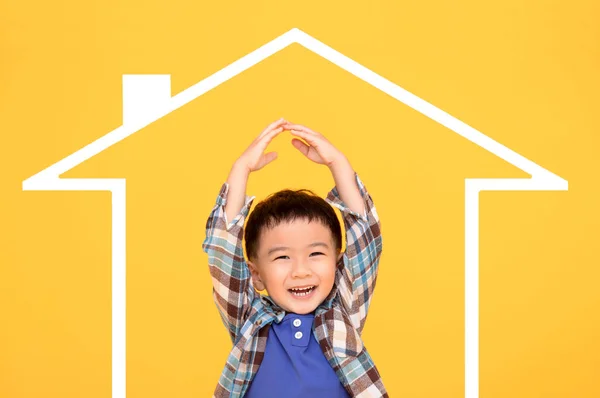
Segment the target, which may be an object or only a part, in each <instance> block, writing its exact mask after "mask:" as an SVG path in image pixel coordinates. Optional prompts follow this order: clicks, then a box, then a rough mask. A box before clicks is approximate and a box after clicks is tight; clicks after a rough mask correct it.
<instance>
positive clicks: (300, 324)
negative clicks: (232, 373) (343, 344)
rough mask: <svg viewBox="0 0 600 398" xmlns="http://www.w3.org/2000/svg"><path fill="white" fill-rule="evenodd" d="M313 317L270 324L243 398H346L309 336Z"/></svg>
mask: <svg viewBox="0 0 600 398" xmlns="http://www.w3.org/2000/svg"><path fill="white" fill-rule="evenodd" d="M314 317H315V316H314V313H313V314H303V315H299V314H294V313H287V314H286V315H285V316H284V318H283V320H282V321H281V322H280V323H275V322H273V323H272V324H271V328H270V330H269V335H268V337H267V346H266V348H265V354H264V355H265V356H264V357H263V360H262V363H261V364H260V367H259V368H258V371H257V372H256V375H255V376H254V379H253V380H252V383H251V384H250V386H249V387H248V390H247V392H246V394H245V395H244V397H245V398H271V397H276V398H280V397H286V398H296V397H298V398H300V397H302V398H306V397H311V398H312V397H314V398H319V397H326V398H349V397H350V395H348V393H347V392H346V390H345V389H344V386H343V385H342V383H341V382H340V380H339V379H338V377H337V376H336V374H335V372H334V370H333V368H332V367H331V365H329V362H327V358H325V355H324V354H323V351H322V350H321V347H320V346H319V342H318V341H317V339H316V337H315V336H314V334H313V333H312V326H313V320H314Z"/></svg>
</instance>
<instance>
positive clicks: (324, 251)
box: [202, 119, 388, 398]
mask: <svg viewBox="0 0 600 398" xmlns="http://www.w3.org/2000/svg"><path fill="white" fill-rule="evenodd" d="M284 130H290V131H291V133H292V134H293V135H295V136H297V137H300V138H302V139H304V140H305V141H306V142H307V143H308V145H307V144H306V143H304V142H302V141H301V140H299V139H297V138H294V139H293V140H292V145H294V147H296V148H297V149H298V150H299V151H300V152H301V153H303V154H304V155H305V156H306V157H307V158H308V159H310V160H312V161H313V162H316V163H318V164H323V165H326V166H327V167H328V168H329V169H330V171H331V173H332V176H333V178H334V181H335V183H336V186H335V187H334V188H333V189H332V190H331V191H330V192H329V194H328V195H327V198H326V199H325V200H323V199H322V198H320V197H318V196H316V195H314V194H312V195H309V194H308V193H306V191H307V190H299V191H291V190H287V189H286V190H282V191H279V192H277V193H275V194H273V195H271V196H270V197H268V198H267V199H265V200H264V201H262V202H261V203H259V204H258V205H257V206H256V208H255V209H254V211H253V212H252V214H251V215H250V217H249V218H248V223H247V224H248V225H247V226H246V229H245V235H244V219H245V218H246V216H247V214H248V212H249V209H250V206H251V205H252V202H253V200H254V198H255V197H254V196H252V197H249V196H247V195H246V192H245V191H246V184H247V180H248V176H249V174H250V173H251V172H253V171H257V170H260V169H261V168H263V167H264V166H266V165H267V164H269V163H270V162H272V161H273V160H275V159H276V157H277V154H276V153H275V152H269V153H266V154H263V152H264V151H265V149H266V147H267V145H268V144H269V143H270V142H271V140H272V139H273V138H274V137H275V136H277V135H278V134H280V133H281V132H282V131H284ZM307 192H310V193H312V191H307ZM330 205H331V206H335V207H337V208H338V209H340V211H341V212H342V214H343V219H344V225H345V228H346V250H345V251H344V252H341V227H340V223H339V221H338V219H337V216H336V215H335V212H334V210H333V208H332V207H331V206H330ZM228 220H231V221H228ZM243 236H244V237H245V239H246V254H247V257H248V262H247V263H246V261H245V260H244V254H243V247H242V237H243ZM202 248H203V250H204V251H205V252H206V253H208V258H209V269H210V273H211V277H212V282H213V298H214V300H215V303H216V305H217V308H218V310H219V314H220V316H221V319H222V321H223V323H224V324H225V326H226V327H227V329H228V331H229V335H230V337H231V340H232V342H233V344H234V346H233V348H232V350H231V353H230V354H229V357H228V359H227V363H226V366H225V368H224V370H223V373H222V374H221V378H220V380H219V383H218V385H217V387H216V389H215V392H214V397H217V398H220V397H246V398H256V397H259V398H269V397H284V396H285V397H289V398H292V397H310V398H312V397H327V398H330V397H331V398H333V397H361V398H363V397H388V393H387V392H386V389H385V387H384V386H383V383H382V381H381V378H380V375H379V372H378V371H377V368H376V367H375V365H374V364H373V362H372V360H371V357H370V356H369V354H368V353H367V350H366V348H365V347H364V346H363V344H362V340H361V337H360V334H361V332H362V329H363V327H364V323H365V319H366V316H367V310H368V308H369V304H370V302H371V297H372V294H373V289H374V288H375V281H376V278H377V270H378V264H379V259H380V256H381V251H382V237H381V223H380V221H379V217H378V214H377V211H376V209H375V206H374V205H373V201H372V198H371V196H370V195H369V194H368V192H367V190H366V188H365V186H364V185H363V184H362V181H361V180H360V178H359V177H358V174H356V172H354V170H353V169H352V167H351V166H350V163H349V161H348V159H346V157H345V156H344V155H343V154H342V153H341V152H340V151H339V150H337V149H336V148H335V147H334V146H333V145H332V144H331V143H330V142H329V141H327V140H326V139H325V138H324V137H323V136H322V135H321V134H319V133H317V132H314V131H312V130H310V129H308V128H306V127H304V126H301V125H297V124H292V123H289V122H287V121H286V120H284V119H280V120H278V121H276V122H273V123H272V124H271V125H269V126H268V127H267V128H266V129H265V130H264V131H263V132H262V133H261V134H260V135H259V137H258V138H257V139H256V140H255V141H254V142H253V143H252V144H251V145H250V146H249V147H248V149H247V150H246V151H245V152H244V153H243V154H242V155H241V156H240V157H239V158H238V159H237V160H236V162H235V163H234V165H233V167H232V168H231V171H230V174H229V177H228V179H227V182H225V183H224V184H223V185H222V186H221V190H220V192H219V195H218V197H217V201H216V205H215V206H214V208H213V210H212V212H211V213H210V216H209V218H208V221H207V223H206V239H205V240H204V243H203V244H202ZM255 287H256V289H258V290H259V291H260V290H265V289H266V290H267V293H268V296H266V295H262V294H258V293H257V292H256V291H255Z"/></svg>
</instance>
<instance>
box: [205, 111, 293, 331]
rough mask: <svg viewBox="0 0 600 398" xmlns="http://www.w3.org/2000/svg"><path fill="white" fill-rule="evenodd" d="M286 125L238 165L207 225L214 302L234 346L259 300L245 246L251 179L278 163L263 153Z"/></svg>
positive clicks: (274, 126)
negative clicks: (247, 192) (254, 173)
mask: <svg viewBox="0 0 600 398" xmlns="http://www.w3.org/2000/svg"><path fill="white" fill-rule="evenodd" d="M284 123H285V120H283V119H280V120H278V121H276V122H273V123H271V124H270V125H269V126H267V128H266V129H265V130H263V131H262V132H261V134H260V135H259V136H258V138H256V139H255V140H254V141H253V142H252V144H250V146H249V147H248V149H246V151H245V152H244V153H243V154H242V155H241V156H240V157H239V158H238V160H236V161H235V163H234V164H233V166H232V168H231V171H230V172H229V176H228V177H227V181H226V182H225V183H224V184H223V185H222V186H221V190H220V192H219V196H218V197H217V201H216V204H215V206H214V207H213V209H212V211H211V213H210V215H209V217H208V221H207V222H206V239H205V240H204V243H202V250H204V252H206V253H207V254H208V266H209V270H210V275H211V278H212V284H213V298H214V301H215V304H216V305H217V309H218V310H219V315H220V316H221V320H222V321H223V324H224V325H225V327H226V328H227V330H228V331H229V335H230V337H231V341H232V342H234V343H235V341H236V339H237V336H238V335H239V332H240V330H241V328H242V326H243V325H244V322H245V321H246V319H247V317H248V315H249V312H250V309H251V308H252V302H253V300H254V298H255V297H256V296H257V293H256V291H255V290H254V286H253V284H252V279H251V274H250V270H249V269H248V264H247V263H246V261H245V260H244V249H243V245H242V239H243V237H244V221H245V220H246V217H247V216H248V213H249V211H250V207H251V206H252V202H253V201H254V198H255V197H254V196H252V197H249V196H247V195H246V186H247V182H248V177H249V175H250V173H251V172H253V171H257V170H260V169H261V168H263V167H264V166H265V165H267V164H269V163H270V162H272V161H273V160H275V159H276V157H277V155H276V154H275V153H274V152H271V153H267V154H263V151H264V150H265V149H266V147H267V145H268V144H269V142H271V140H272V139H273V138H274V137H275V136H276V135H277V134H279V133H281V132H282V131H283V127H281V125H282V124H284ZM229 220H230V221H229Z"/></svg>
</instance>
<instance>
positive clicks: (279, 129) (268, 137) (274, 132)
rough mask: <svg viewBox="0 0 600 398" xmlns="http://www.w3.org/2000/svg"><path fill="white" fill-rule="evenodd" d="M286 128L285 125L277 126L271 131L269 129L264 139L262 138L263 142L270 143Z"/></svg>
mask: <svg viewBox="0 0 600 398" xmlns="http://www.w3.org/2000/svg"><path fill="white" fill-rule="evenodd" d="M283 130H284V128H283V127H277V128H275V129H273V130H271V131H269V132H268V133H266V134H265V135H264V136H263V138H262V139H260V141H261V142H263V141H264V142H265V143H267V144H268V143H269V142H271V140H272V139H273V138H274V137H275V136H276V135H277V134H279V133H281V132H282V131H283Z"/></svg>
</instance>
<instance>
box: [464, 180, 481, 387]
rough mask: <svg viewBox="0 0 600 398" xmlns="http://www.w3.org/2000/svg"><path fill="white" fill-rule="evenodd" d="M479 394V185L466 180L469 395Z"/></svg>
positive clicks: (466, 385)
mask: <svg viewBox="0 0 600 398" xmlns="http://www.w3.org/2000/svg"><path fill="white" fill-rule="evenodd" d="M478 397H479V187H477V186H476V185H475V182H474V181H469V180H465V398H478Z"/></svg>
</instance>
